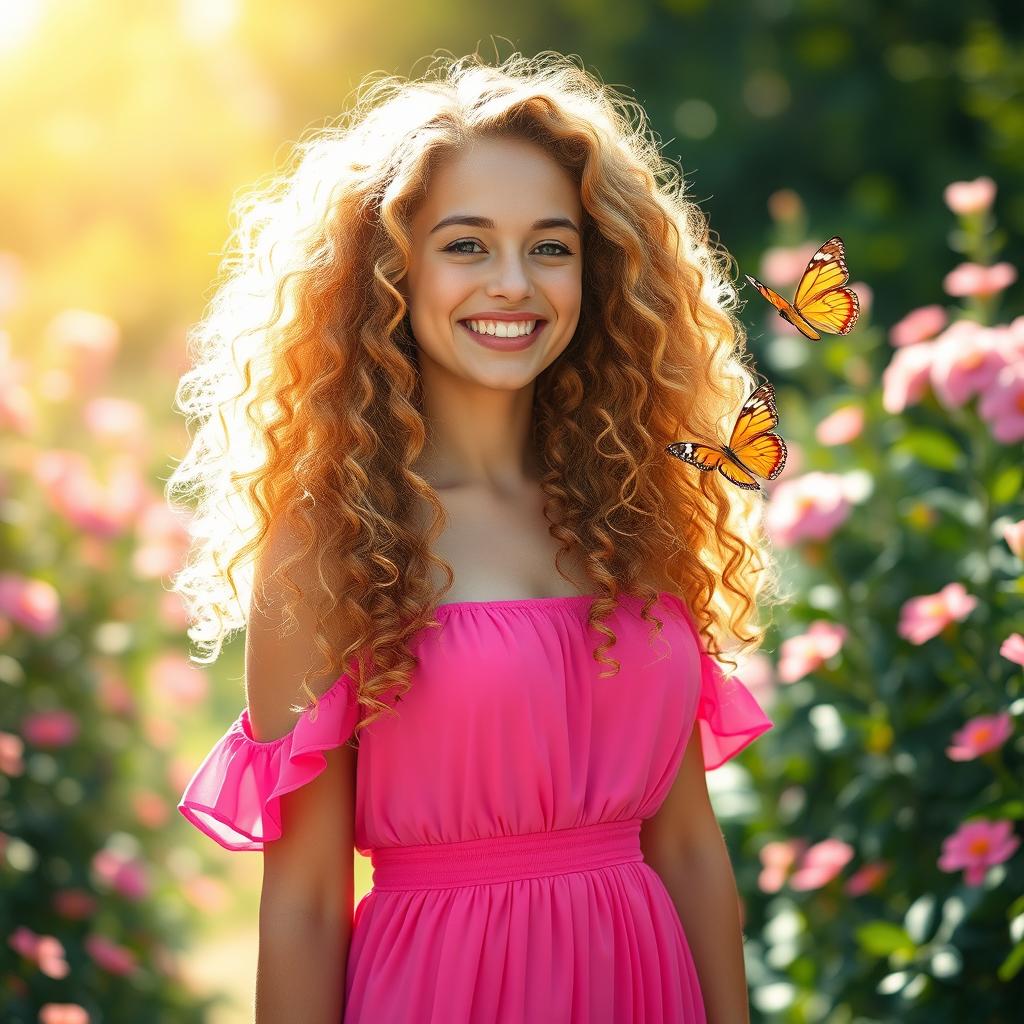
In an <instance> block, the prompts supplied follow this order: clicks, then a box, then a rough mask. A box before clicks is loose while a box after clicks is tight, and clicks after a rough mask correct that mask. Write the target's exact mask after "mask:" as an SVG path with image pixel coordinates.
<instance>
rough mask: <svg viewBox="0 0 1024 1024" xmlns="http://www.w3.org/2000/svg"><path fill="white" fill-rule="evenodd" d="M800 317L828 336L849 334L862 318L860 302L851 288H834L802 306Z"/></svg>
mask: <svg viewBox="0 0 1024 1024" xmlns="http://www.w3.org/2000/svg"><path fill="white" fill-rule="evenodd" d="M800 315H801V316H802V317H803V318H804V319H805V320H806V321H807V322H808V323H809V324H811V325H813V326H814V327H816V328H817V329H818V330H819V331H824V332H825V333H826V334H849V333H850V331H852V330H853V325H854V324H855V323H856V322H857V320H858V318H859V317H860V302H859V301H858V300H857V293H856V292H854V291H851V290H850V289H849V288H833V289H832V290H831V291H827V292H823V293H822V294H821V295H818V296H816V297H815V298H813V299H811V301H810V302H809V303H808V304H807V305H806V306H802V307H801V308H800Z"/></svg>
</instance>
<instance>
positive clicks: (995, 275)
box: [942, 263, 1017, 298]
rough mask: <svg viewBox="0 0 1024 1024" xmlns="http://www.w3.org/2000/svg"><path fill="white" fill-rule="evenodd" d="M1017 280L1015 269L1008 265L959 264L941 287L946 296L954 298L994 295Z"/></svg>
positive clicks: (944, 279)
mask: <svg viewBox="0 0 1024 1024" xmlns="http://www.w3.org/2000/svg"><path fill="white" fill-rule="evenodd" d="M1016 280H1017V268H1016V267H1014V266H1013V265H1012V264H1010V263H996V264H995V265H994V266H991V267H983V266H981V264H979V263H961V264H960V265H959V266H957V267H954V268H953V269H952V270H951V271H950V272H949V273H948V274H947V275H946V276H945V277H944V278H943V279H942V287H943V289H945V292H946V294H947V295H953V296H955V297H956V298H963V297H970V296H975V295H978V296H982V297H987V296H989V295H995V294H996V292H1001V291H1003V289H1004V288H1009V287H1010V285H1011V284H1013V282H1014V281H1016Z"/></svg>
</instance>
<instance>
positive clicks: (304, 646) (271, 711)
mask: <svg viewBox="0 0 1024 1024" xmlns="http://www.w3.org/2000/svg"><path fill="white" fill-rule="evenodd" d="M302 546H303V545H302V544H301V543H300V541H299V540H298V538H296V537H295V536H294V535H293V534H291V532H290V531H288V530H287V529H286V528H284V527H283V526H280V527H277V529H276V530H273V531H272V533H271V535H270V537H269V538H268V543H267V545H266V546H265V548H264V550H263V552H262V554H261V557H260V558H259V559H258V561H257V568H256V574H255V578H254V581H253V582H254V587H253V602H252V606H251V608H250V615H249V624H248V628H247V630H246V643H245V687H246V702H247V705H248V708H249V719H250V722H251V724H252V729H253V734H254V736H255V737H256V739H257V740H258V741H260V742H269V741H272V740H276V739H279V738H280V737H282V736H284V735H285V734H287V733H289V732H290V731H291V730H292V729H293V728H294V727H295V724H296V722H297V721H298V714H297V713H296V712H294V711H292V710H291V706H292V705H293V704H295V705H302V704H305V703H306V700H307V696H306V694H305V692H304V691H303V690H302V689H301V683H302V678H303V675H304V674H305V673H306V672H307V671H308V669H309V668H310V666H311V665H312V664H313V663H315V662H316V661H318V660H319V653H318V652H317V650H316V647H315V645H314V642H313V636H314V631H315V628H316V616H315V613H314V611H313V607H312V605H311V603H310V602H309V601H307V600H306V599H300V600H299V601H298V603H297V604H296V605H295V608H294V610H295V615H296V619H297V622H296V625H295V626H291V625H289V623H288V620H287V619H286V617H285V616H284V604H285V599H286V598H287V599H289V600H291V595H290V591H289V590H288V589H287V588H286V586H285V583H284V581H283V578H282V577H280V576H279V575H278V570H279V569H280V567H281V563H282V562H283V561H284V559H285V558H287V557H290V556H292V555H294V554H296V553H298V552H300V551H301V548H302ZM311 562H312V560H311V559H299V560H298V561H296V562H295V563H294V564H293V565H290V566H289V568H288V572H289V575H290V576H291V577H292V580H293V581H294V582H295V583H296V584H297V585H298V586H299V588H300V590H301V591H302V593H303V594H305V595H312V594H314V593H315V591H314V587H315V586H316V585H317V583H316V576H315V572H314V567H313V565H312V564H311ZM334 642H337V643H342V644H346V643H347V642H348V641H347V639H346V638H345V637H344V636H338V637H336V639H335V641H334ZM334 678H336V677H335V676H333V673H330V672H328V673H325V674H323V675H322V676H320V677H318V676H311V677H310V679H309V686H310V688H311V689H312V690H313V692H314V693H316V694H317V695H320V694H323V693H324V692H325V691H326V690H327V689H328V688H329V687H330V685H331V683H332V682H333V681H334ZM324 757H325V758H326V761H327V766H326V768H325V769H324V771H323V772H321V774H320V775H318V776H317V777H316V778H315V779H312V780H311V781H309V782H308V783H307V784H306V785H304V786H300V787H299V788H298V789H296V790H293V791H292V792H290V793H285V794H284V795H283V796H282V797H281V833H282V834H281V838H280V839H278V840H276V841H274V842H272V843H268V844H267V845H266V847H265V848H264V851H263V864H264V870H263V896H262V900H261V915H263V914H276V913H282V914H286V913H290V912H291V913H294V912H295V911H296V910H300V911H301V910H303V909H308V910H309V911H310V912H311V913H312V912H316V913H322V912H324V911H325V910H327V911H328V912H331V913H334V912H335V911H337V912H338V913H341V914H342V915H344V913H345V912H346V911H345V909H344V908H345V906H347V905H348V904H347V903H346V901H348V903H350V902H351V898H352V884H353V880H352V863H353V833H354V824H353V816H354V809H355V778H356V757H357V752H356V751H355V750H354V749H353V748H352V747H349V746H346V745H341V746H339V747H336V748H334V749H330V750H326V751H324Z"/></svg>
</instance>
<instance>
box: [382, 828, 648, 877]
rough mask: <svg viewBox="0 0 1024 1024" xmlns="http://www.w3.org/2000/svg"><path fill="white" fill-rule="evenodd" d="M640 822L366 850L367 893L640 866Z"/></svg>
mask: <svg viewBox="0 0 1024 1024" xmlns="http://www.w3.org/2000/svg"><path fill="white" fill-rule="evenodd" d="M642 821H643V819H642V818H627V819H626V820H624V821H602V822H598V823H597V824H594V825H581V826H579V827H577V828H561V829H554V830H552V831H549V832H528V833H525V834H522V835H511V836H493V837H490V838H486V839H469V840H466V841H465V842H461V843H426V844H423V845H420V846H383V847H380V848H379V849H373V850H371V851H370V861H371V863H372V865H373V888H374V889H375V890H377V891H380V892H390V891H396V890H401V889H449V888H455V887H457V886H463V885H488V884H491V883H494V882H511V881H515V880H517V879H522V878H541V877H543V876H544V875H561V874H566V873H568V872H570V871H592V870H594V869H595V868H604V867H610V866H612V865H613V864H628V863H631V862H633V861H642V860H643V859H644V855H643V851H642V850H641V848H640V823H641V822H642Z"/></svg>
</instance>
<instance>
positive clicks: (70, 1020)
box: [39, 1003, 90, 1024]
mask: <svg viewBox="0 0 1024 1024" xmlns="http://www.w3.org/2000/svg"><path fill="white" fill-rule="evenodd" d="M89 1019H90V1018H89V1013H88V1011H87V1010H86V1009H85V1007H83V1006H79V1005H78V1003H44V1004H43V1005H42V1007H40V1009H39V1024H89Z"/></svg>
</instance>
